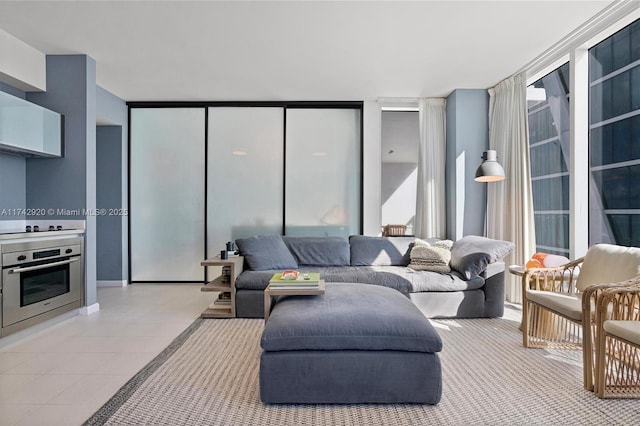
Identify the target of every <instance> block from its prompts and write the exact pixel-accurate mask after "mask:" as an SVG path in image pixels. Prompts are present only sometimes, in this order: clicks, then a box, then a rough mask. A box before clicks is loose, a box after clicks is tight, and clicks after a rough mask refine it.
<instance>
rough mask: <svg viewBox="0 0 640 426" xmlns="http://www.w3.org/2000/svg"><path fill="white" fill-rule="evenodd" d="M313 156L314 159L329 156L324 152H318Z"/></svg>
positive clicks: (313, 153)
mask: <svg viewBox="0 0 640 426" xmlns="http://www.w3.org/2000/svg"><path fill="white" fill-rule="evenodd" d="M311 155H312V156H314V157H326V156H327V155H329V154H327V153H326V152H324V151H318V152H312V153H311Z"/></svg>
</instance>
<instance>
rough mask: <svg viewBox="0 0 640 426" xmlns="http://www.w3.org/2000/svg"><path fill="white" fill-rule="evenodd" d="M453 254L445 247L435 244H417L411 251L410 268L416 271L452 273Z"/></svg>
mask: <svg viewBox="0 0 640 426" xmlns="http://www.w3.org/2000/svg"><path fill="white" fill-rule="evenodd" d="M450 259H451V252H450V251H449V250H448V249H447V248H445V247H439V246H436V245H435V244H432V245H426V244H416V245H414V246H413V248H412V249H411V263H409V268H411V269H415V270H416V271H433V272H441V273H447V272H450V271H451V268H450V267H449V260H450Z"/></svg>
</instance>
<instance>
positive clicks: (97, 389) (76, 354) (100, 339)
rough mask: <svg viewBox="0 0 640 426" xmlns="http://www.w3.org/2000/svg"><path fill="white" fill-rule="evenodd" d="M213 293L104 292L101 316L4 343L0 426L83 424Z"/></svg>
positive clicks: (189, 288)
mask: <svg viewBox="0 0 640 426" xmlns="http://www.w3.org/2000/svg"><path fill="white" fill-rule="evenodd" d="M214 295H215V293H202V292H200V286H199V285H193V284H134V285H130V286H128V287H124V288H119V287H102V288H98V303H99V304H100V311H98V312H97V313H95V314H92V315H89V316H75V317H72V318H69V319H67V320H64V321H62V322H60V323H58V324H55V325H52V326H50V327H47V328H45V329H43V330H39V331H37V332H35V333H30V334H28V335H26V336H23V337H22V336H21V337H20V338H19V339H17V340H16V339H15V338H14V339H10V338H11V337H12V336H8V337H7V339H2V340H0V425H78V424H81V423H82V422H84V421H85V420H86V419H87V418H88V417H89V416H91V415H92V414H93V413H94V412H95V411H96V410H97V409H98V408H100V407H101V406H102V405H103V404H104V403H105V402H106V401H107V400H108V399H109V398H110V397H111V396H112V395H113V394H114V393H115V392H116V391H117V390H118V389H119V388H120V387H121V386H122V385H123V384H125V383H126V382H127V380H129V379H130V378H131V377H133V375H134V374H135V373H137V372H138V371H139V370H140V369H141V368H142V367H144V366H145V365H146V364H147V363H148V362H149V361H151V360H152V359H153V357H155V356H156V355H157V354H159V353H160V352H161V351H162V350H163V349H164V348H165V347H166V346H167V345H168V344H169V343H170V342H171V341H172V340H173V339H174V338H175V337H176V336H177V335H178V334H180V332H182V331H183V330H184V329H185V328H187V327H188V326H189V324H191V323H192V322H193V321H194V320H195V319H196V318H197V317H198V316H199V315H200V313H201V312H202V311H203V310H204V309H205V308H206V307H207V305H209V303H211V301H212V300H213V296H214ZM3 340H4V341H5V342H3ZM7 341H8V343H6V342H7Z"/></svg>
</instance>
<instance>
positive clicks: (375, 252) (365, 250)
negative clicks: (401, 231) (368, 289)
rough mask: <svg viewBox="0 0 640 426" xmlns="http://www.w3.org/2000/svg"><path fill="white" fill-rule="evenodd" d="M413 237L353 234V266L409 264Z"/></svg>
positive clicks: (350, 239) (351, 238) (351, 240)
mask: <svg viewBox="0 0 640 426" xmlns="http://www.w3.org/2000/svg"><path fill="white" fill-rule="evenodd" d="M414 241H415V238H413V237H368V236H365V235H352V236H350V237H349V244H350V246H351V266H407V265H408V264H409V261H410V260H411V259H410V258H409V254H410V253H411V247H412V244H413V242H414Z"/></svg>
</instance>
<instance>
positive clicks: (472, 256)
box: [449, 235, 515, 280]
mask: <svg viewBox="0 0 640 426" xmlns="http://www.w3.org/2000/svg"><path fill="white" fill-rule="evenodd" d="M514 247H515V245H514V244H513V243H512V242H510V241H502V240H494V239H491V238H486V237H480V236H478V235H467V236H466V237H462V238H460V239H459V240H458V241H455V242H454V243H453V245H452V246H451V261H450V262H449V265H450V266H451V269H453V270H455V271H457V272H459V273H460V274H461V275H462V276H463V277H464V278H465V279H467V280H470V279H471V278H474V277H477V276H479V275H480V274H481V273H482V272H483V271H484V270H485V269H486V268H487V265H488V264H489V263H493V262H495V261H497V260H500V259H502V258H503V257H505V256H506V255H508V254H509V253H511V251H512V250H513V249H514Z"/></svg>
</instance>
